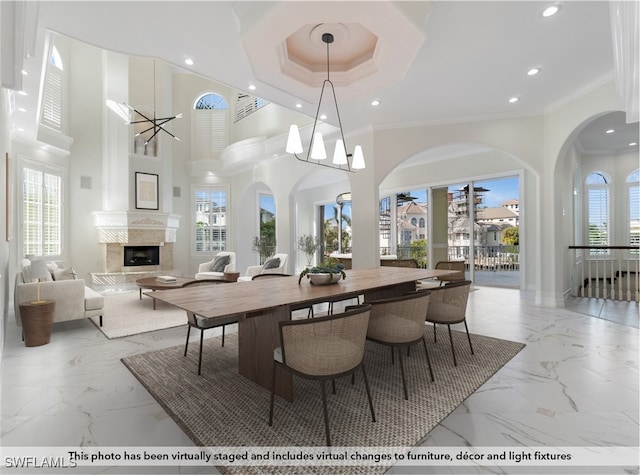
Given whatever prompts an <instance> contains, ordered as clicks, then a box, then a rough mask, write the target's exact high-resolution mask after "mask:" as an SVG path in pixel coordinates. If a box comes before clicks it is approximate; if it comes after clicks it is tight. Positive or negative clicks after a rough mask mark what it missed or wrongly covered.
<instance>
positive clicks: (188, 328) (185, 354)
mask: <svg viewBox="0 0 640 475" xmlns="http://www.w3.org/2000/svg"><path fill="white" fill-rule="evenodd" d="M189 333H191V325H187V341H186V342H185V344H184V356H187V348H189Z"/></svg>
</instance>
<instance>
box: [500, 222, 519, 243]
mask: <svg viewBox="0 0 640 475" xmlns="http://www.w3.org/2000/svg"><path fill="white" fill-rule="evenodd" d="M502 243H503V244H507V245H510V246H518V245H519V244H520V230H519V229H518V227H517V226H512V227H510V228H507V229H505V230H504V231H503V232H502Z"/></svg>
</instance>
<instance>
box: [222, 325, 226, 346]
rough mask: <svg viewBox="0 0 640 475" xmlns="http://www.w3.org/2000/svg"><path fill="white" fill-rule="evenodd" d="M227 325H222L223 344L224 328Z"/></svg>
mask: <svg viewBox="0 0 640 475" xmlns="http://www.w3.org/2000/svg"><path fill="white" fill-rule="evenodd" d="M225 327H226V325H222V346H224V329H225Z"/></svg>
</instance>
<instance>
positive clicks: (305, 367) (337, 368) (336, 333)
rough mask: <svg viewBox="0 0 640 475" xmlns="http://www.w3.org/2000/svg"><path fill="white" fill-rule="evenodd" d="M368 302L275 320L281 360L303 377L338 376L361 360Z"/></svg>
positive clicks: (368, 310) (367, 320) (369, 308)
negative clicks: (339, 310)
mask: <svg viewBox="0 0 640 475" xmlns="http://www.w3.org/2000/svg"><path fill="white" fill-rule="evenodd" d="M370 311H371V306H370V305H358V306H356V307H354V308H353V309H352V310H349V311H346V312H344V313H340V314H336V315H331V316H328V317H318V318H311V319H305V320H287V321H282V322H280V323H279V325H280V343H281V349H282V362H283V363H284V364H285V365H286V366H287V367H289V368H290V369H292V370H293V371H297V372H299V373H302V374H304V375H307V376H318V377H322V376H331V375H339V374H342V373H345V372H347V371H350V370H352V369H353V368H355V367H357V366H358V365H360V364H361V363H362V358H363V356H364V345H365V337H366V335H367V326H368V323H369V312H370Z"/></svg>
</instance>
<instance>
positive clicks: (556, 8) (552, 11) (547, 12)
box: [542, 5, 560, 17]
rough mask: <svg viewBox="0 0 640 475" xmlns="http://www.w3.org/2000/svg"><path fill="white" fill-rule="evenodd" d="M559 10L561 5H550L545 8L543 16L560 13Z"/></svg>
mask: <svg viewBox="0 0 640 475" xmlns="http://www.w3.org/2000/svg"><path fill="white" fill-rule="evenodd" d="M559 10H560V7H559V6H558V5H551V6H550V7H547V8H545V9H544V11H543V12H542V16H543V17H550V16H553V15H555V14H556V13H558V11H559Z"/></svg>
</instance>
